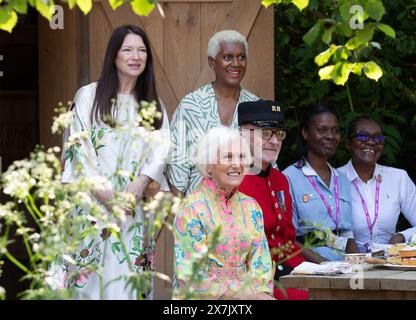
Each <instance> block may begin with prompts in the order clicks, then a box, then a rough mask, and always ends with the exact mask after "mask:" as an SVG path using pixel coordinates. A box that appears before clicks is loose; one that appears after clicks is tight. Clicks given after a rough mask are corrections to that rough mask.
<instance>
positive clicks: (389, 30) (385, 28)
mask: <svg viewBox="0 0 416 320" xmlns="http://www.w3.org/2000/svg"><path fill="white" fill-rule="evenodd" d="M376 26H377V29H379V30H380V31H382V32H384V34H385V35H386V36H389V37H390V38H393V39H396V31H394V29H393V28H392V27H390V26H389V25H387V24H384V23H377V25H376Z"/></svg>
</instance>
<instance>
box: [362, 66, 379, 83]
mask: <svg viewBox="0 0 416 320" xmlns="http://www.w3.org/2000/svg"><path fill="white" fill-rule="evenodd" d="M364 74H365V75H366V76H367V78H369V79H372V80H375V81H378V79H380V78H381V77H382V76H383V70H382V69H381V68H380V67H379V65H378V64H377V63H375V62H374V61H369V62H367V63H365V64H364Z"/></svg>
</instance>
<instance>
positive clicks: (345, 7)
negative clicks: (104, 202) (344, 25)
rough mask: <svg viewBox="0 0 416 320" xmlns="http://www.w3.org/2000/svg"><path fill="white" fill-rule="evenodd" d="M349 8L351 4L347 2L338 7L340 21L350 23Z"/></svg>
mask: <svg viewBox="0 0 416 320" xmlns="http://www.w3.org/2000/svg"><path fill="white" fill-rule="evenodd" d="M350 8H351V4H350V3H349V1H344V3H343V4H342V5H341V6H340V7H339V13H340V14H341V17H342V19H344V20H345V21H350V18H351V15H350Z"/></svg>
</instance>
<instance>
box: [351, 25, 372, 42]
mask: <svg viewBox="0 0 416 320" xmlns="http://www.w3.org/2000/svg"><path fill="white" fill-rule="evenodd" d="M375 27H376V26H375V24H374V23H366V24H365V25H364V29H358V30H357V31H356V33H355V34H356V35H357V37H358V39H359V40H360V41H361V42H369V41H371V39H373V35H374V29H375Z"/></svg>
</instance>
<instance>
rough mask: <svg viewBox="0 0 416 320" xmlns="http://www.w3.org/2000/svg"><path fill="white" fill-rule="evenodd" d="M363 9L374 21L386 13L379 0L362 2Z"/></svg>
mask: <svg viewBox="0 0 416 320" xmlns="http://www.w3.org/2000/svg"><path fill="white" fill-rule="evenodd" d="M364 10H365V12H367V13H368V15H369V16H370V17H371V18H373V19H374V20H376V21H380V20H381V18H382V17H383V15H384V14H385V13H386V9H385V8H384V5H383V2H382V1H381V0H366V1H365V3H364Z"/></svg>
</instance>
